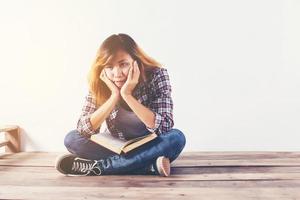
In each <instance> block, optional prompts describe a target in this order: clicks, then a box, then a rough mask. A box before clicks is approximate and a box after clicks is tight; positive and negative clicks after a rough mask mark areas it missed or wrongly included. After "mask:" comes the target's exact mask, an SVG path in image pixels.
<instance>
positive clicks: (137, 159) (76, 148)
mask: <svg viewBox="0 0 300 200" xmlns="http://www.w3.org/2000/svg"><path fill="white" fill-rule="evenodd" d="M64 143H65V146H66V147H67V149H68V151H70V152H71V153H73V154H75V155H77V156H78V157H81V158H85V159H90V160H98V162H99V163H101V166H102V167H104V170H105V171H106V174H124V173H125V174H126V173H132V172H137V173H143V170H145V169H147V168H148V167H149V166H150V165H151V164H153V163H154V162H155V160H156V158H157V157H159V156H165V157H168V158H169V159H170V162H172V161H174V160H175V159H176V158H177V157H178V156H179V154H180V153H181V151H182V150H183V148H184V146H185V143H186V140H185V136H184V134H183V133H182V132H181V131H180V130H178V129H171V130H170V131H168V132H166V133H163V134H161V135H159V136H158V137H157V138H155V139H154V140H153V141H150V142H149V143H146V144H144V145H143V146H141V147H138V148H137V149H134V150H132V151H130V152H128V153H127V154H121V155H118V154H116V153H114V152H112V151H110V150H108V149H106V148H104V147H101V146H100V145H98V144H96V143H94V142H92V141H90V140H89V138H87V137H84V136H81V135H80V134H79V133H78V131H77V130H73V131H71V132H69V133H68V134H67V135H66V137H65V140H64Z"/></svg>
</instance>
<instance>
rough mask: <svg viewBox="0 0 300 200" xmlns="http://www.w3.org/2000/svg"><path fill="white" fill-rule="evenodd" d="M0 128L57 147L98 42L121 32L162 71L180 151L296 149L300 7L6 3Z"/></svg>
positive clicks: (235, 0) (0, 38)
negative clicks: (182, 140)
mask: <svg viewBox="0 0 300 200" xmlns="http://www.w3.org/2000/svg"><path fill="white" fill-rule="evenodd" d="M0 22H1V26H0V55H1V58H0V74H1V78H0V89H1V98H0V99H1V100H0V124H17V125H19V126H21V128H22V137H23V138H22V140H23V144H22V149H23V150H24V151H31V150H40V151H64V150H65V148H64V146H63V138H64V136H65V134H66V133H67V132H68V131H70V130H72V129H75V128H76V122H77V120H78V117H79V115H80V112H81V107H82V104H83V102H84V96H85V95H86V93H87V89H88V86H87V77H86V75H87V72H88V70H89V68H90V65H91V63H92V61H93V59H94V58H95V55H96V51H97V49H98V47H99V46H100V44H101V42H102V41H103V40H104V39H105V38H106V37H108V36H109V35H111V34H114V33H127V34H129V35H131V36H132V37H133V38H134V39H135V40H136V42H137V43H138V44H139V45H140V46H141V47H142V48H143V49H144V50H145V51H146V52H147V53H148V54H149V55H150V56H152V57H154V58H156V59H157V60H158V61H160V62H161V63H162V64H163V65H164V66H165V67H166V68H167V69H168V71H169V74H170V78H171V84H172V86H173V100H174V103H175V108H174V115H175V127H176V128H178V129H181V130H182V131H183V132H184V133H185V135H186V138H187V143H186V148H185V150H184V151H235V150H238V151H244V150H247V151H248V150H256V151H260V150H262V151H271V150H274V151H275V150H276V151H295V150H297V151H299V150H300V145H299V143H300V142H299V141H300V126H299V121H300V90H299V89H300V39H299V35H300V27H299V26H300V2H299V1H296V0H294V1H281V0H252V1H241V0H227V1H222V0H213V1H196V0H194V1H191V0H190V1H183V0H181V1H175V0H165V1H160V0H151V1H139V0H134V1H133V0H131V1H130V0H127V1H122V0H119V1H112V0H107V1H103V0H102V1H99V0H98V1H96V0H94V1H91V0H90V1H84V0H81V1H75V0H63V1H61V0H59V1H58V0H57V1H54V0H43V1H38V0H27V1H22V0H19V1H16V0H6V1H4V0H1V1H0Z"/></svg>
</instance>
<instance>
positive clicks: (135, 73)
mask: <svg viewBox="0 0 300 200" xmlns="http://www.w3.org/2000/svg"><path fill="white" fill-rule="evenodd" d="M139 77H140V70H139V67H138V64H137V62H136V61H134V62H133V65H132V66H131V67H130V69H129V72H128V76H127V80H126V82H125V83H124V85H123V86H122V88H121V96H122V97H123V96H126V95H131V94H132V91H133V90H134V88H135V86H136V85H137V84H138V82H139Z"/></svg>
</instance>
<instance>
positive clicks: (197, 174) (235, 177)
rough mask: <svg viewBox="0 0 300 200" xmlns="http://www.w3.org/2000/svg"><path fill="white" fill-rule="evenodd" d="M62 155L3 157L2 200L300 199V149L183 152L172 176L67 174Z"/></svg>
mask: <svg viewBox="0 0 300 200" xmlns="http://www.w3.org/2000/svg"><path fill="white" fill-rule="evenodd" d="M62 153H63V152H62ZM59 154H60V153H58V152H57V153H53V152H52V153H47V152H22V153H17V154H5V155H2V156H0V199H72V200H76V199H121V198H122V199H139V200H140V199H151V200H153V199H155V200H158V199H168V200H170V199H209V200H210V199H213V200H216V199H226V200H229V199H230V200H235V199H247V200H248V199H255V200H256V199H276V200H277V199H279V200H281V199H294V200H295V199H300V152H183V153H182V154H181V155H180V157H179V158H178V159H177V160H176V161H174V162H173V163H172V169H171V176H170V177H159V176H152V175H134V176H133V175H122V176H117V175H114V176H108V175H106V176H88V177H66V176H63V175H62V174H60V173H58V172H57V171H56V170H55V169H54V166H53V164H54V160H55V158H56V156H57V155H59Z"/></svg>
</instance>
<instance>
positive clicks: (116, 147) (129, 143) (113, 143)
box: [90, 131, 157, 154]
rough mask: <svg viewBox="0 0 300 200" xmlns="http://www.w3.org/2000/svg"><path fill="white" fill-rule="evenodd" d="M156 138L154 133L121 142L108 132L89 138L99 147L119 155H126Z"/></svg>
mask: <svg viewBox="0 0 300 200" xmlns="http://www.w3.org/2000/svg"><path fill="white" fill-rule="evenodd" d="M156 137H157V134H156V133H154V132H153V133H149V134H148V135H144V136H141V137H137V138H134V139H131V140H122V139H120V138H117V137H114V136H112V135H111V134H110V132H109V131H104V132H99V133H97V134H94V135H92V136H91V138H90V139H91V140H92V141H94V142H96V143H98V144H99V145H101V146H103V147H105V148H107V149H109V150H111V151H113V152H116V153H117V154H121V153H122V152H124V153H127V152H129V151H131V150H133V149H135V148H137V147H139V146H141V145H143V144H145V143H147V142H149V141H151V140H153V139H154V138H156Z"/></svg>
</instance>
